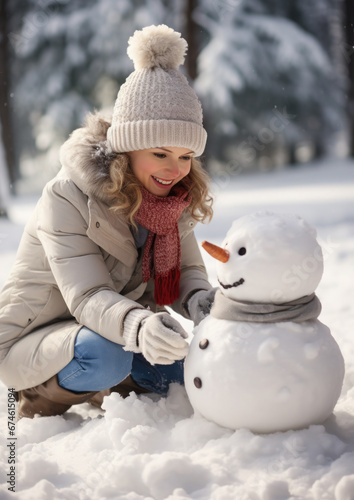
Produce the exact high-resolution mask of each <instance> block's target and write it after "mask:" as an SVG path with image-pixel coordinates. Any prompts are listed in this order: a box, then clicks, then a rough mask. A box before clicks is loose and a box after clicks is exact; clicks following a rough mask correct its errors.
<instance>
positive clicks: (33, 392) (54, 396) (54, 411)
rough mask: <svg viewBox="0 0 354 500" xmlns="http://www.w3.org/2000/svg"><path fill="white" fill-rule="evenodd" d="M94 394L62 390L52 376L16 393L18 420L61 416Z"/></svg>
mask: <svg viewBox="0 0 354 500" xmlns="http://www.w3.org/2000/svg"><path fill="white" fill-rule="evenodd" d="M95 394H96V391H94V392H79V393H75V392H71V391H68V390H66V389H63V388H62V387H60V385H59V384H58V379H57V376H56V375H54V376H53V377H51V378H50V379H49V380H47V381H46V382H43V384H40V385H37V386H36V387H31V388H30V389H24V390H22V391H18V393H17V400H18V418H19V419H20V418H22V417H28V418H33V417H34V415H36V414H39V415H42V416H43V417H50V416H53V415H61V414H62V413H64V412H66V410H68V409H69V408H70V406H72V405H77V404H81V403H84V402H85V401H88V400H89V399H90V398H92V397H93V396H94V395H95Z"/></svg>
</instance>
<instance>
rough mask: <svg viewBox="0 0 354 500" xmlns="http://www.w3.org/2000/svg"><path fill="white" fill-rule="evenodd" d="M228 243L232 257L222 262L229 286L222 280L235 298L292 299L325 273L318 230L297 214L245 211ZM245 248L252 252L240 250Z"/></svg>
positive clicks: (219, 272)
mask: <svg viewBox="0 0 354 500" xmlns="http://www.w3.org/2000/svg"><path fill="white" fill-rule="evenodd" d="M222 247H223V248H226V249H227V250H228V251H229V253H230V258H229V260H228V261H227V262H226V263H221V262H218V263H217V275H218V280H219V282H220V283H222V284H223V285H226V287H227V288H223V287H222V286H221V288H222V291H223V293H224V294H225V295H227V296H228V297H230V298H233V299H237V300H244V301H250V302H267V303H276V304H277V303H283V302H289V301H291V300H294V299H298V298H300V297H304V296H306V295H310V294H311V293H313V292H314V291H315V290H316V288H317V286H318V284H319V282H320V280H321V277H322V273H323V255H322V250H321V247H320V245H319V244H318V242H317V240H316V231H315V229H314V228H312V227H311V226H309V224H307V223H306V222H305V221H304V220H303V219H302V218H301V217H298V216H296V215H292V214H275V213H272V212H268V211H261V212H256V213H255V214H251V215H246V216H244V217H240V218H239V219H237V220H236V221H235V222H234V223H233V224H232V226H231V228H230V230H229V231H228V233H227V235H226V238H225V239H224V242H223V244H222ZM240 248H245V249H246V253H244V254H243V255H240V254H239V250H240ZM241 280H243V282H242V284H240V285H237V286H233V285H234V284H236V283H240V281H241ZM230 285H231V286H230Z"/></svg>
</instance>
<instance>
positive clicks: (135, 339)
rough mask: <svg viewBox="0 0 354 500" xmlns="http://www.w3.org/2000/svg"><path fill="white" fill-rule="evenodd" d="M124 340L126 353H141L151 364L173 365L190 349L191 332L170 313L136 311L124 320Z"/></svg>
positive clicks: (131, 312)
mask: <svg viewBox="0 0 354 500" xmlns="http://www.w3.org/2000/svg"><path fill="white" fill-rule="evenodd" d="M123 337H124V339H125V341H126V347H125V348H124V349H125V350H126V351H133V352H137V353H142V355H143V356H144V358H145V359H146V360H147V361H148V362H149V363H151V364H152V365H154V364H159V365H171V364H172V363H174V362H175V361H176V360H178V359H183V358H184V357H185V356H186V355H187V353H188V349H189V344H188V342H186V340H185V339H186V338H187V337H188V333H187V332H186V331H185V330H184V329H183V328H182V326H181V325H180V324H179V323H178V321H177V320H175V319H174V318H172V316H170V315H169V314H168V313H167V312H161V313H152V312H151V311H147V310H142V309H133V310H132V311H130V312H129V313H128V314H127V316H126V319H125V320H124V333H123Z"/></svg>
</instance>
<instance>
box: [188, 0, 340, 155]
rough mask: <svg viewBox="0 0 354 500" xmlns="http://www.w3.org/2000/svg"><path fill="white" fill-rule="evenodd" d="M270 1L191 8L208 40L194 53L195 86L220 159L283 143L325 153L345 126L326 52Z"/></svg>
mask: <svg viewBox="0 0 354 500" xmlns="http://www.w3.org/2000/svg"><path fill="white" fill-rule="evenodd" d="M276 3H279V4H280V0H279V2H276V0H274V1H273V2H271V1H268V2H267V1H266V0H265V1H264V2H262V1H261V0H252V1H250V0H240V1H236V0H225V1H222V0H219V2H218V7H219V8H218V9H216V8H215V2H214V1H211V0H201V2H200V7H199V9H198V10H197V11H196V13H195V17H196V20H197V22H198V23H199V24H200V25H201V26H202V27H203V28H204V29H206V30H207V31H208V33H209V37H210V39H209V42H208V43H207V45H206V46H205V48H204V49H203V50H202V52H201V54H200V56H199V76H198V78H197V80H196V89H197V91H198V92H199V94H200V95H201V96H202V97H203V102H204V104H205V107H206V109H207V117H208V121H209V128H210V130H212V131H213V134H212V137H211V141H209V145H211V149H212V152H213V154H214V155H216V156H217V157H218V158H223V159H224V160H227V161H231V160H232V159H235V155H237V156H238V158H239V160H240V161H241V162H242V161H243V162H244V163H246V164H247V163H249V164H253V163H254V162H253V160H254V159H255V157H257V156H259V155H260V154H261V152H262V151H263V152H264V151H267V150H269V149H270V148H273V147H274V146H275V145H276V143H277V142H282V141H284V140H285V142H286V143H288V144H290V145H296V144H297V143H299V142H301V141H302V140H308V139H309V140H310V141H311V142H312V143H313V144H315V145H316V147H318V149H321V150H325V149H326V147H327V146H328V144H329V143H330V139H331V137H332V136H333V135H335V134H336V133H337V132H338V131H339V130H340V129H341V127H343V126H344V122H343V117H344V107H345V103H344V95H343V90H342V89H341V88H338V85H337V82H338V81H337V79H336V77H335V75H334V71H333V64H332V62H331V60H330V58H329V56H328V53H326V51H325V50H324V49H323V47H322V46H321V44H320V42H319V41H318V40H317V39H316V38H315V37H314V36H313V34H311V33H310V32H309V31H306V30H304V29H303V28H301V27H300V26H299V25H298V24H295V22H293V21H291V20H290V19H286V18H285V17H282V16H281V15H275V12H274V10H275V11H276V8H275V7H276V6H274V4H276ZM288 3H289V2H288ZM293 3H294V2H292V4H293ZM298 3H299V4H300V3H301V2H300V1H299V2H298ZM317 3H320V0H318V2H317ZM324 3H325V2H324V0H323V1H322V4H324ZM311 6H312V4H311ZM271 7H272V8H273V11H272V9H271ZM280 13H281V10H280ZM277 118H278V121H279V123H277ZM235 146H238V148H236V149H237V151H235ZM240 146H241V151H242V152H243V157H244V158H243V159H242V154H240ZM252 155H253V157H254V158H252ZM246 157H247V158H246ZM235 164H237V162H235Z"/></svg>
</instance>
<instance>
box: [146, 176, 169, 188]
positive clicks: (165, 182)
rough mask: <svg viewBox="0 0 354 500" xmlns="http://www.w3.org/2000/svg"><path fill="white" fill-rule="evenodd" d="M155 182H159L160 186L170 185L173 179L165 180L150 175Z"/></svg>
mask: <svg viewBox="0 0 354 500" xmlns="http://www.w3.org/2000/svg"><path fill="white" fill-rule="evenodd" d="M151 177H152V178H153V179H154V180H155V181H156V182H158V183H159V184H161V185H162V186H170V185H171V184H172V183H173V180H171V181H165V180H163V179H159V178H158V177H155V176H154V175H152V176H151Z"/></svg>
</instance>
